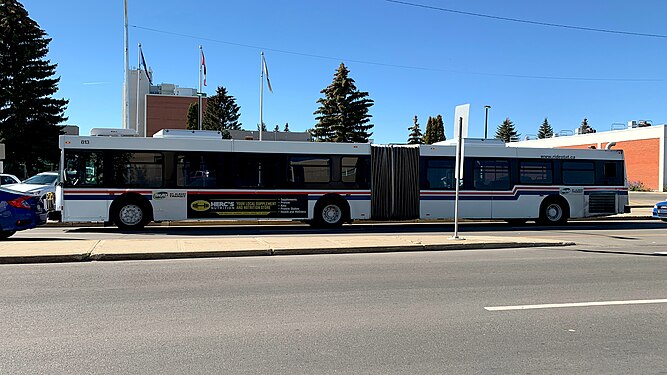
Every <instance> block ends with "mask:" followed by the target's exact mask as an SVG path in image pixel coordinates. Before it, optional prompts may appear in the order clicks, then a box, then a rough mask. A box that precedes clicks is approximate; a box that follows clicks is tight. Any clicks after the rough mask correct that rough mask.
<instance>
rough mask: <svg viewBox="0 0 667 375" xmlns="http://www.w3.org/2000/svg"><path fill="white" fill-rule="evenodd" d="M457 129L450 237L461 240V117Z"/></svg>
mask: <svg viewBox="0 0 667 375" xmlns="http://www.w3.org/2000/svg"><path fill="white" fill-rule="evenodd" d="M458 127H459V131H458V137H457V139H456V165H455V166H454V168H456V173H455V174H454V177H455V183H456V193H455V196H454V235H453V236H452V237H451V239H452V240H462V239H463V238H461V237H459V190H460V185H461V183H460V181H461V164H463V157H462V155H461V149H462V146H463V145H462V142H463V117H459V124H458Z"/></svg>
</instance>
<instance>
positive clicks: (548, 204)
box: [539, 199, 568, 225]
mask: <svg viewBox="0 0 667 375" xmlns="http://www.w3.org/2000/svg"><path fill="white" fill-rule="evenodd" d="M567 216H568V214H567V205H566V204H565V203H564V202H562V200H559V199H552V200H548V201H545V202H544V203H542V207H541V208H540V219H539V223H540V224H544V225H559V224H565V223H566V222H567Z"/></svg>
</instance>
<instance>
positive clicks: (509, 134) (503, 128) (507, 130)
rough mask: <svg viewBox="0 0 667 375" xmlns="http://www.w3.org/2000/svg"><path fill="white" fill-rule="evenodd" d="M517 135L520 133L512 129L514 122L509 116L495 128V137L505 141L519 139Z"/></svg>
mask: <svg viewBox="0 0 667 375" xmlns="http://www.w3.org/2000/svg"><path fill="white" fill-rule="evenodd" d="M519 136H520V134H519V133H517V132H516V129H514V123H513V122H512V121H510V119H509V117H507V118H506V119H505V121H503V123H502V124H500V126H498V129H497V130H496V138H498V139H502V140H503V141H504V142H505V143H509V142H514V141H516V140H518V139H519Z"/></svg>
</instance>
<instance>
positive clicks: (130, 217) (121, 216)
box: [113, 199, 149, 230]
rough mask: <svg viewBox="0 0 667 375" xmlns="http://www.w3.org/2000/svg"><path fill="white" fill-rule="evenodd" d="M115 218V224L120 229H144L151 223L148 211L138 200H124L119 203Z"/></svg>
mask: <svg viewBox="0 0 667 375" xmlns="http://www.w3.org/2000/svg"><path fill="white" fill-rule="evenodd" d="M113 216H114V218H113V219H114V220H113V221H114V223H115V224H116V226H117V227H118V228H120V229H129V230H137V229H142V228H143V227H145V226H146V224H148V221H149V213H148V210H147V209H146V207H145V205H144V204H142V202H140V201H138V200H136V199H123V200H122V201H120V202H118V204H117V205H116V207H115V210H114V215H113Z"/></svg>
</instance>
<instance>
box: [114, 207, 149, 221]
mask: <svg viewBox="0 0 667 375" xmlns="http://www.w3.org/2000/svg"><path fill="white" fill-rule="evenodd" d="M118 218H119V219H120V221H121V222H122V223H123V224H124V225H130V226H131V225H137V224H139V223H140V222H141V220H142V219H143V218H144V211H143V210H142V209H141V207H139V206H137V205H136V204H128V205H125V206H123V207H122V208H121V209H120V212H119V213H118Z"/></svg>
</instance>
